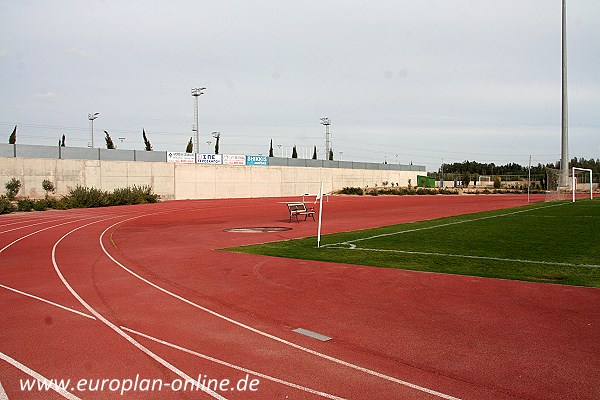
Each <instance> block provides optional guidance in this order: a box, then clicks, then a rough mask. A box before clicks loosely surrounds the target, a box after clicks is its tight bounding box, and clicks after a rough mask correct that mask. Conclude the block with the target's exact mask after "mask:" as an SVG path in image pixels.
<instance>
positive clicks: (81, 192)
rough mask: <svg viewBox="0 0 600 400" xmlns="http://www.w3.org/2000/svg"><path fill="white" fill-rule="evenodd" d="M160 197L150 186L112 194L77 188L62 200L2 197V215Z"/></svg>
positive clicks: (131, 202) (141, 200)
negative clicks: (10, 198) (13, 199)
mask: <svg viewBox="0 0 600 400" xmlns="http://www.w3.org/2000/svg"><path fill="white" fill-rule="evenodd" d="M158 201H160V196H159V195H157V194H155V193H153V191H152V187H150V186H136V185H134V186H130V187H127V188H118V189H115V190H113V191H112V192H107V191H104V190H100V189H96V188H86V187H83V186H77V187H76V188H75V189H72V190H71V191H70V192H69V193H68V194H67V195H66V196H63V197H61V198H58V199H57V198H53V197H48V196H47V197H46V198H45V199H39V200H32V199H28V198H22V199H18V200H16V201H11V200H9V198H8V197H7V196H4V195H2V196H0V214H8V213H11V212H14V211H32V210H35V211H44V210H46V209H49V208H52V209H57V210H66V209H69V208H92V207H108V206H121V205H130V204H145V203H156V202H158Z"/></svg>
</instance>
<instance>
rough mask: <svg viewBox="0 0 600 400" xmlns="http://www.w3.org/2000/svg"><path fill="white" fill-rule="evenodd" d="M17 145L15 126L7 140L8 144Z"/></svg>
mask: <svg viewBox="0 0 600 400" xmlns="http://www.w3.org/2000/svg"><path fill="white" fill-rule="evenodd" d="M15 143H17V126H16V125H15V129H13V131H12V133H11V134H10V137H9V138H8V144H15Z"/></svg>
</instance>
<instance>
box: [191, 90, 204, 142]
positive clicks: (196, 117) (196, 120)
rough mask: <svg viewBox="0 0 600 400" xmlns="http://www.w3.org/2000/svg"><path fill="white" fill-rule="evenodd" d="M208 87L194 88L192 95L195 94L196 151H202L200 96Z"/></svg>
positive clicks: (194, 129)
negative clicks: (199, 111) (199, 124)
mask: <svg viewBox="0 0 600 400" xmlns="http://www.w3.org/2000/svg"><path fill="white" fill-rule="evenodd" d="M205 89H206V88H205V87H203V88H192V96H194V125H192V133H193V134H194V138H195V141H196V143H195V144H194V145H195V147H194V151H195V152H196V153H200V135H199V129H198V97H200V96H202V95H203V94H204V92H203V90H205Z"/></svg>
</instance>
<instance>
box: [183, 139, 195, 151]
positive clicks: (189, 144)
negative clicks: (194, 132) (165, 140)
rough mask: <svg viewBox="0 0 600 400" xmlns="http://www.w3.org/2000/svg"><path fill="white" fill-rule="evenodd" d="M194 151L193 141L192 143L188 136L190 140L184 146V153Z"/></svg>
mask: <svg viewBox="0 0 600 400" xmlns="http://www.w3.org/2000/svg"><path fill="white" fill-rule="evenodd" d="M193 151H194V143H192V138H190V141H189V142H188V144H187V147H186V148H185V152H186V153H191V152H193Z"/></svg>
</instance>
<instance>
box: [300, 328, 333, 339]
mask: <svg viewBox="0 0 600 400" xmlns="http://www.w3.org/2000/svg"><path fill="white" fill-rule="evenodd" d="M292 332H296V333H299V334H301V335H304V336H308V337H311V338H313V339H317V340H320V341H322V342H326V341H328V340H331V338H330V337H329V336H325V335H321V334H320V333H317V332H313V331H309V330H308V329H303V328H296V329H293V330H292Z"/></svg>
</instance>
